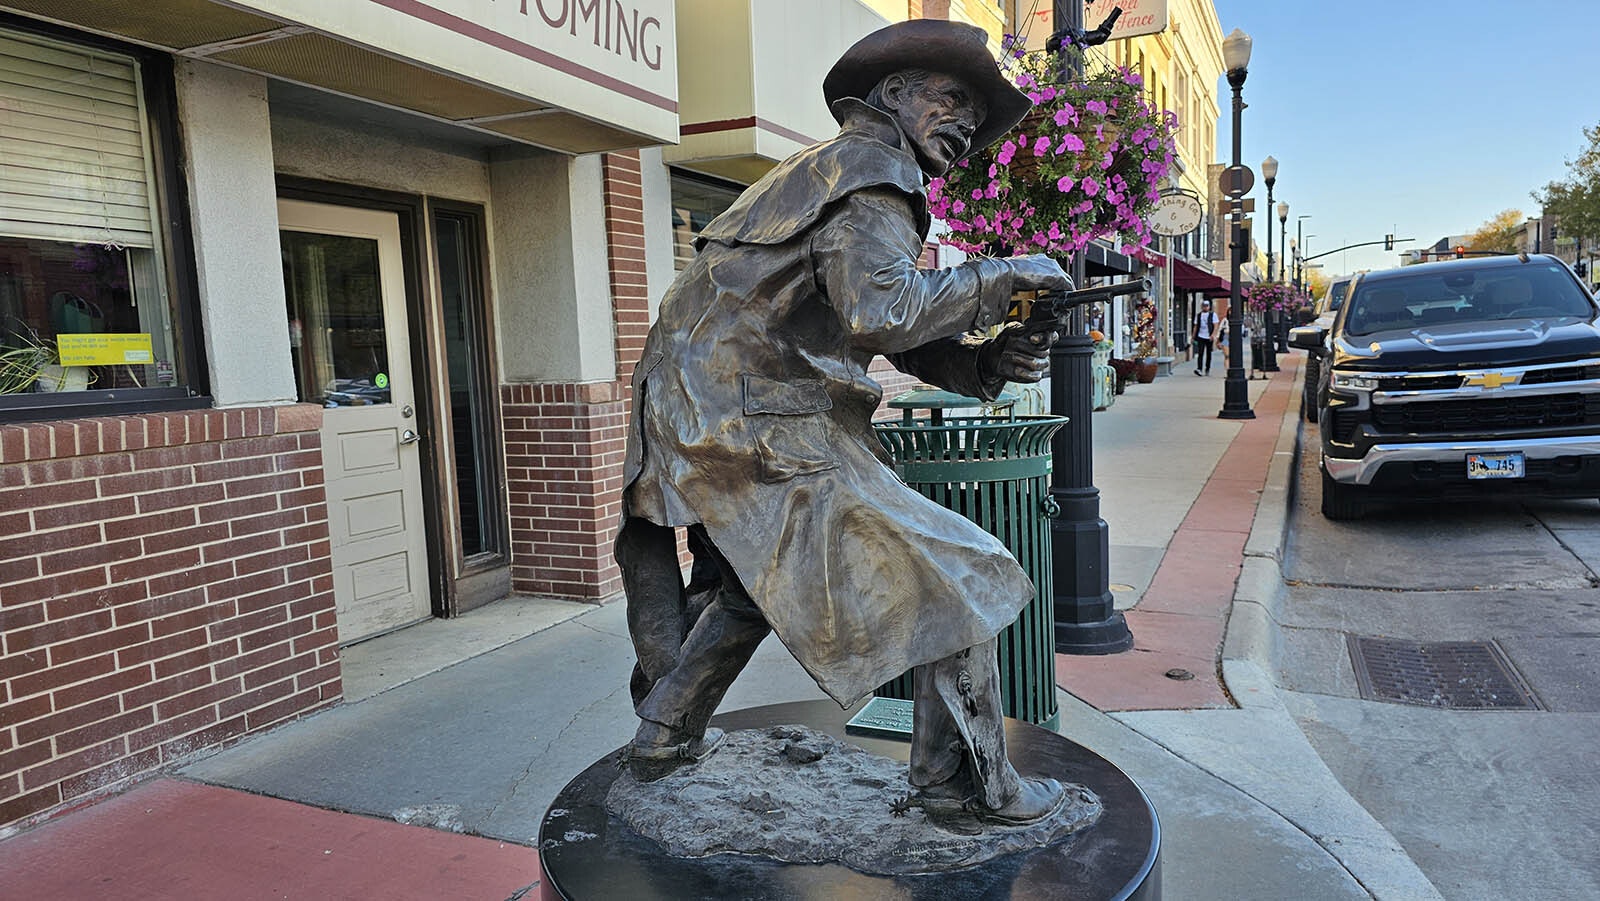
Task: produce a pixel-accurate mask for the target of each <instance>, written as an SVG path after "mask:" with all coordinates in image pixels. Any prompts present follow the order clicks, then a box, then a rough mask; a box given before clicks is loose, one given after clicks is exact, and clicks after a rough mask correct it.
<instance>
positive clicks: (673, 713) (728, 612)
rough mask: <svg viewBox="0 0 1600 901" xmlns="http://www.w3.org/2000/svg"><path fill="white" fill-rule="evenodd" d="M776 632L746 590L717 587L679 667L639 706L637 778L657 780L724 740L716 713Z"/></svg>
mask: <svg viewBox="0 0 1600 901" xmlns="http://www.w3.org/2000/svg"><path fill="white" fill-rule="evenodd" d="M771 631H772V628H771V627H770V626H768V625H767V621H766V618H765V617H763V616H762V615H761V611H760V610H758V609H756V606H755V604H754V603H753V602H751V601H750V599H749V597H748V596H746V595H745V594H744V593H743V591H739V590H733V589H729V588H728V587H727V586H726V584H725V585H724V587H722V588H719V589H717V596H716V598H715V599H714V600H713V601H712V602H711V604H710V606H708V607H707V608H706V611H705V613H703V614H702V615H701V616H700V619H699V620H698V621H697V622H696V623H695V626H694V628H693V629H692V630H690V632H689V637H688V638H686V639H684V642H683V649H682V651H681V652H680V653H679V655H678V662H677V665H676V666H674V667H673V668H672V669H671V671H669V672H668V673H667V674H666V675H664V676H662V677H661V678H660V679H658V680H657V681H656V683H655V686H654V687H653V688H651V689H650V693H649V695H648V696H646V697H645V699H644V701H643V703H641V704H640V705H639V707H638V713H639V719H640V723H639V731H638V732H637V733H635V734H634V737H633V742H632V743H631V744H630V745H629V746H628V768H629V770H630V771H631V772H632V773H633V776H634V778H635V779H638V780H639V781H641V782H652V781H654V780H656V779H660V778H661V777H662V776H665V775H667V774H668V773H670V772H672V771H674V770H676V769H678V768H680V767H684V766H688V765H689V764H691V763H695V762H698V761H700V760H704V759H705V758H706V757H708V756H710V754H711V753H712V752H714V751H715V750H716V749H717V746H718V745H719V744H720V743H721V741H722V730H720V729H710V728H708V725H707V724H708V723H709V722H710V720H711V714H712V713H713V712H715V711H716V709H717V705H718V704H720V703H722V698H723V696H724V695H725V694H727V692H728V687H729V686H730V685H732V684H733V680H734V679H735V678H737V677H738V675H739V673H740V671H741V670H743V669H744V667H745V664H747V663H749V662H750V657H751V655H752V654H754V653H755V651H756V648H757V647H758V646H759V645H760V644H761V641H762V639H764V638H766V637H767V633H769V632H771Z"/></svg>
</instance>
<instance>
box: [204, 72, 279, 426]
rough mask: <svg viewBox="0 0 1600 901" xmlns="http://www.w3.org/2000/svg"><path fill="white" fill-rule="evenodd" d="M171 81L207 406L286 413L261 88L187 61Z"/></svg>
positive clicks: (267, 126)
mask: <svg viewBox="0 0 1600 901" xmlns="http://www.w3.org/2000/svg"><path fill="white" fill-rule="evenodd" d="M176 77H177V94H178V121H179V123H180V125H179V127H180V130H181V131H180V140H181V141H182V143H183V148H184V150H183V159H184V169H185V171H184V176H185V179H186V180H187V182H188V191H189V213H190V218H191V221H192V223H193V238H194V246H195V269H196V274H197V275H198V278H199V288H200V292H199V293H200V317H201V333H202V334H203V335H204V341H205V345H206V362H207V365H208V366H209V368H210V376H211V396H212V398H213V399H214V400H215V402H216V404H217V406H219V407H232V406H242V405H251V404H284V403H293V402H294V400H295V385H294V370H293V367H292V365H291V363H290V352H289V324H288V317H287V316H286V315H285V312H284V311H285V309H286V302H285V299H284V292H283V267H282V263H281V261H280V260H279V256H278V200H277V188H276V186H275V184H274V182H273V174H272V127H271V122H270V117H269V114H268V108H267V82H266V79H264V78H262V77H260V76H258V75H251V74H248V73H244V72H240V71H237V70H235V69H229V68H225V67H223V66H218V65H214V64H212V63H205V62H198V61H193V60H179V61H178V65H177V73H176Z"/></svg>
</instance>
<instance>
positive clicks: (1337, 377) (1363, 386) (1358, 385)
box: [1328, 369, 1378, 391]
mask: <svg viewBox="0 0 1600 901" xmlns="http://www.w3.org/2000/svg"><path fill="white" fill-rule="evenodd" d="M1328 387H1330V388H1343V389H1345V390H1346V391H1376V390H1378V377H1377V376H1375V375H1356V374H1355V373H1352V372H1340V371H1339V370H1337V369H1335V370H1334V371H1333V373H1332V374H1331V375H1330V376H1329V380H1328Z"/></svg>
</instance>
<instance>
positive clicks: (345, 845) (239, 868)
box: [0, 354, 1438, 899]
mask: <svg viewBox="0 0 1600 901" xmlns="http://www.w3.org/2000/svg"><path fill="white" fill-rule="evenodd" d="M1300 361H1301V357H1300V355H1298V354H1291V355H1287V356H1285V357H1281V358H1280V365H1281V371H1280V372H1278V373H1276V374H1274V375H1273V376H1272V377H1271V378H1264V379H1256V380H1252V381H1251V382H1250V383H1249V387H1250V396H1251V402H1252V405H1253V406H1254V408H1255V410H1256V414H1257V418H1256V419H1254V420H1248V421H1224V420H1219V419H1217V418H1216V414H1217V411H1218V409H1219V408H1220V406H1221V403H1222V389H1223V379H1222V376H1221V374H1220V373H1219V374H1217V375H1213V376H1210V377H1196V376H1194V375H1193V374H1192V372H1190V371H1189V370H1186V369H1183V368H1182V367H1181V366H1179V367H1178V368H1177V369H1176V370H1175V374H1174V375H1171V376H1168V377H1164V378H1161V379H1158V380H1157V381H1156V382H1154V383H1153V384H1149V385H1135V386H1131V387H1130V388H1129V389H1128V393H1126V394H1125V395H1123V396H1122V397H1119V398H1118V399H1117V402H1116V404H1115V405H1113V406H1112V407H1111V408H1110V409H1108V410H1106V411H1104V412H1101V413H1097V414H1095V419H1094V430H1095V435H1094V439H1095V440H1094V444H1095V483H1096V485H1097V486H1098V487H1099V488H1100V490H1101V495H1102V503H1101V512H1102V516H1103V517H1104V518H1105V519H1106V521H1107V523H1108V525H1109V529H1110V536H1111V544H1112V547H1111V581H1112V583H1113V591H1114V593H1115V596H1116V597H1117V600H1118V606H1119V607H1122V608H1126V609H1127V610H1128V618H1129V623H1130V628H1131V629H1132V631H1133V633H1134V637H1135V647H1134V649H1133V650H1132V651H1130V652H1127V653H1124V654H1119V655H1112V656H1108V657H1090V658H1083V657H1073V658H1068V657H1062V656H1058V657H1057V677H1058V683H1059V684H1060V686H1061V688H1062V689H1063V690H1062V691H1061V692H1060V694H1059V697H1060V700H1061V705H1062V715H1061V723H1062V725H1061V730H1060V731H1061V732H1062V733H1064V734H1066V735H1068V736H1070V737H1071V738H1073V739H1074V740H1075V741H1078V742H1080V743H1081V744H1084V745H1085V746H1087V747H1089V748H1091V749H1093V750H1095V751H1096V752H1098V753H1100V754H1101V755H1103V756H1105V757H1106V758H1108V759H1110V760H1111V761H1112V762H1113V763H1115V764H1117V765H1118V766H1119V767H1121V768H1122V769H1123V770H1125V771H1126V772H1127V773H1128V774H1129V775H1131V776H1132V777H1133V778H1134V779H1135V780H1136V781H1137V782H1138V783H1139V784H1140V785H1141V787H1143V788H1144V790H1145V791H1146V793H1147V794H1149V795H1150V797H1151V799H1152V801H1153V802H1154V804H1155V806H1156V809H1157V811H1158V812H1159V815H1160V817H1161V825H1162V834H1163V846H1162V866H1163V884H1164V886H1165V889H1166V892H1165V897H1166V898H1168V899H1187V898H1200V899H1211V898H1219V899H1220V898H1319V899H1322V898H1367V897H1378V898H1385V899H1388V898H1396V899H1400V898H1436V897H1438V894H1437V892H1436V891H1435V890H1434V889H1433V887H1432V886H1431V885H1430V884H1429V883H1428V881H1427V879H1426V878H1425V877H1424V876H1423V875H1422V873H1421V872H1420V871H1419V870H1418V869H1417V868H1416V867H1415V865H1414V864H1412V862H1411V861H1410V859H1409V858H1408V857H1407V856H1406V855H1405V853H1404V851H1403V850H1402V849H1401V848H1400V846H1399V844H1398V843H1397V842H1395V840H1394V839H1393V837H1392V836H1390V835H1389V833H1388V832H1387V831H1386V830H1384V829H1383V827H1382V826H1381V825H1379V824H1378V823H1377V821H1375V820H1374V819H1373V818H1372V817H1371V816H1370V815H1368V814H1367V812H1366V811H1365V810H1364V809H1362V808H1361V807H1360V805H1358V804H1356V803H1355V802H1354V801H1353V800H1352V799H1351V798H1350V796H1349V794H1348V793H1347V792H1346V791H1345V790H1344V789H1343V788H1342V787H1341V786H1340V785H1339V783H1338V782H1337V780H1335V779H1334V777H1333V775H1332V774H1331V773H1330V772H1329V771H1328V769H1327V767H1326V766H1324V765H1323V763H1322V761H1321V759H1320V758H1319V757H1317V755H1316V753H1315V751H1314V750H1313V749H1312V748H1311V745H1310V744H1309V743H1308V742H1307V741H1306V739H1305V737H1304V736H1303V735H1302V734H1301V732H1300V729H1299V727H1298V726H1297V725H1296V723H1295V721H1294V720H1293V719H1292V718H1291V717H1290V716H1289V714H1288V713H1287V712H1286V711H1285V709H1284V706H1283V704H1282V702H1281V701H1280V700H1279V696H1278V692H1277V689H1276V688H1275V687H1274V686H1273V682H1272V679H1271V677H1270V675H1269V673H1270V660H1271V656H1270V652H1271V649H1272V644H1273V641H1274V640H1275V636H1274V634H1273V632H1272V628H1271V626H1270V623H1271V617H1270V616H1269V615H1267V613H1268V612H1269V611H1270V610H1271V609H1272V606H1273V605H1274V604H1275V603H1276V602H1277V599H1278V598H1279V596H1280V595H1281V593H1282V589H1283V582H1282V577H1281V574H1280V572H1279V569H1278V566H1279V562H1280V560H1281V549H1282V543H1283V530H1284V522H1285V515H1286V511H1287V506H1288V504H1289V502H1290V500H1291V492H1292V479H1293V476H1294V472H1295V467H1294V461H1295V455H1296V451H1297V448H1296V440H1297V436H1298V428H1297V427H1298V418H1297V417H1298V415H1299V406H1298V400H1299V396H1298V385H1297V381H1296V376H1297V367H1298V365H1299V362H1300ZM623 614H624V610H623V606H622V605H621V604H620V603H612V604H608V605H605V606H602V607H593V606H587V605H579V604H569V603H564V602H559V601H549V600H541V599H529V598H510V599H507V600H505V601H501V602H499V603H497V604H494V605H491V606H490V607H488V608H484V609H483V610H480V611H476V612H474V613H472V614H469V615H468V616H465V617H462V618H460V619H457V620H435V621H431V622H429V623H426V624H424V625H422V626H419V627H414V628H412V629H409V630H406V631H404V632H401V633H397V634H395V635H391V636H387V637H385V638H382V639H378V640H374V641H371V642H366V643H364V644H361V645H358V646H356V647H353V648H349V649H347V650H346V652H345V655H344V665H345V674H346V675H345V690H346V700H345V702H344V703H343V704H342V705H340V706H339V707H336V708H334V709H331V710H328V711H325V712H322V713H319V714H316V715H314V716H311V717H308V718H306V719H304V720H301V721H299V722H296V723H293V724H290V725H288V726H285V727H283V728H281V729H278V730H276V731H275V732H273V733H270V734H268V735H265V736H261V737H258V738H255V739H251V740H249V741H246V742H244V743H242V744H240V745H238V746H236V747H234V748H232V749H230V750H227V751H224V752H221V753H218V754H216V755H214V756H212V757H210V758H208V759H205V760H202V761H199V762H196V763H194V764H192V765H190V766H188V767H187V768H185V769H183V770H182V771H180V772H179V773H176V774H174V775H173V776H172V777H170V778H166V779H160V780H156V781H154V782H151V783H147V784H144V785H142V786H139V787H137V788H135V789H133V790H131V791H129V792H127V793H125V794H123V795H121V796H119V797H117V798H114V799H112V800H109V801H105V802H102V803H100V804H97V805H94V806H91V807H88V808H85V809H83V810H80V811H77V812H74V813H71V814H67V815H64V816H60V817H57V818H56V819H54V820H52V821H51V822H49V823H47V824H45V825H43V826H41V827H39V828H37V829H34V830H31V831H29V832H26V833H23V834H21V835H18V836H15V837H13V838H11V839H9V840H6V841H4V842H0V887H4V889H3V892H0V893H4V894H6V895H7V896H8V897H10V896H12V894H13V893H14V894H15V897H19V898H76V897H101V896H106V897H113V896H114V897H118V898H123V899H126V898H208V897H227V898H230V899H251V898H283V897H300V898H377V897H382V898H419V899H422V898H485V899H500V898H513V897H522V896H523V895H524V894H527V893H528V892H529V890H530V888H531V887H532V886H534V885H535V884H536V883H537V882H538V880H539V873H538V865H537V854H536V852H535V851H534V850H533V849H532V847H531V846H532V845H534V844H535V843H536V835H537V831H538V828H539V825H540V823H541V821H542V817H543V814H544V811H545V809H546V807H547V806H548V805H549V803H550V801H551V800H552V799H553V798H554V797H555V795H556V793H557V792H558V791H559V790H560V789H561V787H562V786H563V785H565V784H566V782H567V780H569V779H570V778H572V777H573V776H574V775H576V774H577V773H578V772H580V771H581V770H582V769H584V768H585V767H587V766H588V765H589V764H590V763H592V762H593V761H594V760H595V759H597V758H599V757H600V756H601V755H603V754H605V753H608V752H610V751H611V750H613V749H615V748H616V747H617V746H619V745H621V744H623V743H624V742H626V741H627V740H628V738H629V737H630V736H631V735H632V733H633V729H634V724H635V720H634V718H633V714H632V709H631V706H630V704H629V699H628V693H627V688H626V686H627V676H628V671H629V668H630V666H631V665H632V650H631V646H630V645H629V642H628V638H627V628H626V622H625V618H624V615H623ZM1169 671H1173V672H1174V675H1175V676H1178V678H1174V677H1171V676H1168V672H1169ZM1178 671H1182V672H1178ZM1183 673H1187V674H1188V675H1189V676H1191V677H1192V678H1182V675H1183ZM822 697H824V696H823V695H822V693H821V692H820V691H819V690H818V689H817V687H816V685H815V684H814V683H813V682H812V681H811V679H810V678H809V677H808V676H806V675H805V673H804V672H803V671H802V670H800V668H799V667H798V665H797V664H795V663H794V661H793V660H792V659H791V658H790V657H789V656H788V654H787V652H786V651H784V649H783V648H782V646H781V645H780V644H778V643H777V642H776V641H775V640H769V641H768V642H767V643H766V644H765V645H763V647H762V648H761V650H760V651H759V652H758V653H757V655H756V658H755V660H754V661H753V662H752V664H751V666H750V667H749V669H747V670H746V672H745V673H744V674H743V675H742V676H741V677H740V679H739V680H738V682H736V683H735V685H734V687H733V690H732V691H731V692H730V694H729V696H728V699H727V701H726V702H725V703H724V705H723V709H736V708H740V707H747V706H753V705H758V704H768V703H776V702H779V701H789V700H802V699H819V698H822ZM456 833H462V834H456Z"/></svg>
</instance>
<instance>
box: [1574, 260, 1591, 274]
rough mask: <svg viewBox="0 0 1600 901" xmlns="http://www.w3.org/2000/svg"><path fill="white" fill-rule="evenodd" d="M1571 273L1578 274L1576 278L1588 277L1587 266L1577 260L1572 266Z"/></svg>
mask: <svg viewBox="0 0 1600 901" xmlns="http://www.w3.org/2000/svg"><path fill="white" fill-rule="evenodd" d="M1572 271H1573V272H1576V273H1577V274H1578V278H1587V277H1588V275H1589V264H1588V263H1586V262H1584V261H1583V260H1579V261H1578V262H1577V263H1575V264H1573V266H1572Z"/></svg>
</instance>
